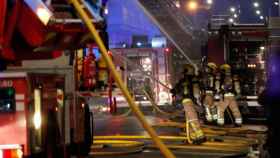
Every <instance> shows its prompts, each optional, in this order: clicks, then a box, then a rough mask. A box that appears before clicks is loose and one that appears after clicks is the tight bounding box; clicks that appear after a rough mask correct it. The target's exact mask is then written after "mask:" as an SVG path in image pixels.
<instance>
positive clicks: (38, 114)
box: [33, 113, 42, 130]
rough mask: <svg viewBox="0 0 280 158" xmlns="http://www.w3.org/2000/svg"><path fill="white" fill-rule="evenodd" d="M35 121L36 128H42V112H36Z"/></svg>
mask: <svg viewBox="0 0 280 158" xmlns="http://www.w3.org/2000/svg"><path fill="white" fill-rule="evenodd" d="M33 123H34V127H35V129H37V130H38V129H40V127H41V123H42V119H41V114H40V113H35V114H34V118H33Z"/></svg>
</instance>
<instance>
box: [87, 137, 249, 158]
mask: <svg viewBox="0 0 280 158" xmlns="http://www.w3.org/2000/svg"><path fill="white" fill-rule="evenodd" d="M159 137H160V139H162V140H164V141H168V142H169V143H170V144H167V147H168V148H170V149H173V150H175V149H176V150H177V149H181V150H185V151H186V152H189V151H192V150H199V151H207V150H208V151H213V152H216V151H223V152H248V150H249V147H250V145H251V144H250V143H249V142H247V141H246V140H237V139H231V138H227V137H225V138H224V139H222V140H218V141H215V140H211V141H207V142H205V143H203V144H201V145H192V144H186V143H183V142H185V140H186V137H185V136H159ZM94 139H95V140H94V145H93V148H97V149H95V152H92V153H91V154H94V155H97V154H99V155H110V154H113V152H112V149H111V151H110V150H109V151H107V152H105V151H104V150H100V149H106V148H105V147H106V146H107V148H108V146H109V147H111V148H115V152H114V154H131V153H135V152H141V150H140V149H142V150H144V149H155V148H156V147H155V146H154V145H153V144H150V143H146V144H145V145H144V144H143V143H142V142H140V140H141V141H144V140H145V142H146V141H147V140H150V139H151V138H150V136H148V135H133V136H131V135H113V136H95V137H94ZM130 140H133V141H130ZM135 140H137V141H135ZM170 141H172V142H173V143H171V142H170ZM100 145H104V146H105V147H104V146H101V147H100ZM122 147H123V148H124V149H126V150H125V151H126V152H122V151H121V150H120V149H121V148H122ZM98 150H100V151H98ZM116 151H117V152H116Z"/></svg>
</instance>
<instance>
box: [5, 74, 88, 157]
mask: <svg viewBox="0 0 280 158" xmlns="http://www.w3.org/2000/svg"><path fill="white" fill-rule="evenodd" d="M64 89H65V76H64V75H59V74H43V73H27V72H2V73H0V157H1V158H2V157H4V158H21V157H23V156H24V157H44V156H47V157H56V156H58V155H59V157H63V155H65V153H66V148H67V147H69V146H71V144H83V142H84V140H85V137H84V134H85V131H83V130H82V129H85V128H84V127H80V126H79V128H78V127H77V126H75V124H71V125H70V126H69V127H67V126H65V120H66V119H70V120H71V122H83V121H85V120H86V119H85V111H86V104H85V102H83V101H82V100H81V99H77V103H78V104H74V101H70V102H69V101H67V103H69V104H70V105H66V104H65V100H66V99H68V100H73V98H71V97H68V98H66V97H65V94H64ZM71 104H72V105H71ZM74 105H78V106H74ZM66 106H70V107H71V108H70V110H65V109H66V108H65V107H66ZM66 112H67V113H68V114H67V113H66ZM70 112H71V113H73V115H71V118H67V117H66V116H69V117H70V115H69V113H70ZM78 115H79V116H78ZM79 124H80V123H79ZM80 125H81V126H82V125H84V124H83V123H81V124H80ZM67 128H68V129H67ZM66 135H69V136H68V137H67V136H66ZM70 135H71V136H70ZM67 138H69V140H66V139H67ZM83 147H85V146H83ZM54 153H55V155H53V154H54Z"/></svg>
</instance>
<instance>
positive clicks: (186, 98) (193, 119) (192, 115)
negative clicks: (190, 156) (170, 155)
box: [173, 64, 205, 144]
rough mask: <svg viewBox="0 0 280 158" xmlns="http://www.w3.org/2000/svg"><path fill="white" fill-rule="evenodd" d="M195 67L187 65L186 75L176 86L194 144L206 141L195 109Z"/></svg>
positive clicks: (188, 131)
mask: <svg viewBox="0 0 280 158" xmlns="http://www.w3.org/2000/svg"><path fill="white" fill-rule="evenodd" d="M194 70H195V69H194V67H193V66H192V65H189V64H188V65H186V66H185V68H184V73H183V74H184V76H183V79H181V80H180V81H179V82H178V83H177V84H176V86H175V90H173V91H175V93H176V97H177V96H178V95H179V98H180V100H181V103H182V105H183V107H184V110H185V116H186V123H187V124H186V125H187V126H186V127H188V128H187V133H189V136H190V138H191V140H192V141H193V143H194V144H201V143H202V142H204V141H205V136H204V133H203V131H202V130H201V128H200V122H199V119H198V115H197V111H196V110H195V97H194V89H196V88H194V87H196V86H194V84H193V83H194V75H195V74H194V72H195V71H194Z"/></svg>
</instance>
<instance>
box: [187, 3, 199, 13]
mask: <svg viewBox="0 0 280 158" xmlns="http://www.w3.org/2000/svg"><path fill="white" fill-rule="evenodd" d="M187 7H188V9H189V10H192V11H194V10H197V8H198V4H197V2H196V1H190V2H189V3H188V6H187Z"/></svg>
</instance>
